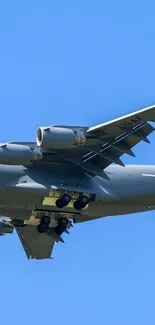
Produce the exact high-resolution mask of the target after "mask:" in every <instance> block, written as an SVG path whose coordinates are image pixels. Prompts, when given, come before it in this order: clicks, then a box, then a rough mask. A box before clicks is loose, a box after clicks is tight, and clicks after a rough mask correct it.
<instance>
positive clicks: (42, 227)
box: [37, 223, 48, 234]
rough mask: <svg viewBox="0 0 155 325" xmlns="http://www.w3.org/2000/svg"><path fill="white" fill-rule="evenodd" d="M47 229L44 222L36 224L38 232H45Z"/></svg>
mask: <svg viewBox="0 0 155 325" xmlns="http://www.w3.org/2000/svg"><path fill="white" fill-rule="evenodd" d="M47 229H48V226H47V225H45V224H42V223H40V224H39V225H38V226H37V231H38V232H39V233H40V234H43V233H45V232H46V230H47Z"/></svg>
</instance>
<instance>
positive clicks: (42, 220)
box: [41, 215, 51, 226]
mask: <svg viewBox="0 0 155 325" xmlns="http://www.w3.org/2000/svg"><path fill="white" fill-rule="evenodd" d="M50 222H51V219H50V217H49V216H46V215H44V216H43V217H42V219H41V223H42V224H44V225H48V226H49V224H50Z"/></svg>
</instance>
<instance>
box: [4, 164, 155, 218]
mask: <svg viewBox="0 0 155 325" xmlns="http://www.w3.org/2000/svg"><path fill="white" fill-rule="evenodd" d="M62 184H63V186H64V188H65V186H69V187H70V188H71V189H73V190H75V189H77V190H78V188H80V187H81V186H82V187H83V188H84V189H87V190H89V191H90V192H91V193H95V194H96V199H95V201H94V202H91V203H90V205H89V206H88V208H86V209H84V210H82V211H81V212H80V214H79V215H78V216H77V222H82V221H87V220H91V219H96V218H99V217H105V216H113V215H121V214H129V213H136V212H141V211H148V210H153V209H154V208H155V166H138V165H133V166H132V165H130V166H125V167H120V166H115V165H111V166H109V167H108V168H107V169H105V171H104V174H103V178H102V177H99V176H95V177H93V178H92V177H91V176H90V175H87V174H86V173H85V172H83V171H82V170H81V169H78V168H75V167H74V168H70V167H69V166H68V165H67V164H65V165H62V164H50V165H49V166H45V165H44V164H43V165H42V166H41V167H40V166H37V165H29V166H26V167H24V166H5V165H0V214H1V215H3V216H8V217H11V218H14V219H23V220H24V219H29V218H30V216H31V212H32V210H34V209H39V208H41V206H42V201H43V198H44V197H45V196H46V195H47V193H48V192H49V189H50V187H51V186H60V185H62ZM44 208H45V209H46V207H44ZM48 209H51V211H57V210H58V209H57V208H56V207H55V206H51V207H49V206H48ZM69 211H70V209H69V208H67V207H66V208H64V213H67V212H69Z"/></svg>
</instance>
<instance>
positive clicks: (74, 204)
mask: <svg viewBox="0 0 155 325" xmlns="http://www.w3.org/2000/svg"><path fill="white" fill-rule="evenodd" d="M73 207H74V209H75V210H81V205H80V202H79V200H77V201H75V202H74V203H73Z"/></svg>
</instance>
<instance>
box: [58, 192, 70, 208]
mask: <svg viewBox="0 0 155 325" xmlns="http://www.w3.org/2000/svg"><path fill="white" fill-rule="evenodd" d="M70 201H71V197H70V195H69V194H63V195H62V196H61V198H60V199H58V200H56V203H55V204H56V206H57V208H59V209H61V208H63V207H66V206H67V205H68V204H69V203H70Z"/></svg>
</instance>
